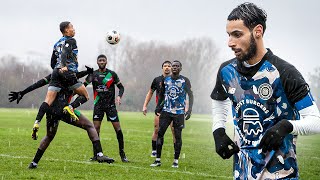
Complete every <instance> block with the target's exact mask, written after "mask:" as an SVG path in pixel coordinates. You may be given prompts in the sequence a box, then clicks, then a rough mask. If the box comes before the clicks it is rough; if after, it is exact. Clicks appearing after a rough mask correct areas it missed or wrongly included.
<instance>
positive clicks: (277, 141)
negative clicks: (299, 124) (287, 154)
mask: <svg viewBox="0 0 320 180" xmlns="http://www.w3.org/2000/svg"><path fill="white" fill-rule="evenodd" d="M292 130H293V126H292V124H291V123H290V122H289V121H288V120H285V119H283V120H281V121H279V122H278V123H277V124H275V125H274V126H272V127H271V128H269V129H268V130H267V131H266V133H265V134H264V136H263V137H262V139H261V141H260V144H259V146H258V148H259V149H260V148H261V149H262V152H267V151H272V150H278V149H279V148H280V146H281V145H282V143H283V139H284V138H285V137H286V136H287V135H288V134H289V133H291V132H292Z"/></svg>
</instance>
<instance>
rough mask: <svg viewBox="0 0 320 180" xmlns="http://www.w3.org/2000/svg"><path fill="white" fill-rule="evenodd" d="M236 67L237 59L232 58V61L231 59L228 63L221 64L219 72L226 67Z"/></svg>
mask: <svg viewBox="0 0 320 180" xmlns="http://www.w3.org/2000/svg"><path fill="white" fill-rule="evenodd" d="M229 66H231V67H236V66H237V59H236V58H232V59H229V60H227V61H224V62H223V63H221V64H220V67H219V71H218V72H220V71H222V70H223V69H224V68H225V67H229Z"/></svg>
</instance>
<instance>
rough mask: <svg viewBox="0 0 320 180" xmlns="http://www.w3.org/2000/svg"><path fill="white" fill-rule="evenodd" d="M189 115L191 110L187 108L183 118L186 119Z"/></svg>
mask: <svg viewBox="0 0 320 180" xmlns="http://www.w3.org/2000/svg"><path fill="white" fill-rule="evenodd" d="M190 117H191V110H188V111H187V112H186V113H185V114H184V119H185V120H188V119H190Z"/></svg>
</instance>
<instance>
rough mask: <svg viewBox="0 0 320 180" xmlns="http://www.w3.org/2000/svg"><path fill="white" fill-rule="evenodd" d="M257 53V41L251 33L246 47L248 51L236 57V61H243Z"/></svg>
mask: <svg viewBox="0 0 320 180" xmlns="http://www.w3.org/2000/svg"><path fill="white" fill-rule="evenodd" d="M256 53H257V43H256V41H255V39H254V37H253V35H252V33H251V36H250V46H249V49H248V52H247V53H245V54H243V55H242V56H239V57H237V59H238V61H240V62H244V61H248V60H250V59H251V58H252V57H254V56H255V55H256Z"/></svg>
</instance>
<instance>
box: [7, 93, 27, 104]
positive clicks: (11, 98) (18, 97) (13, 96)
mask: <svg viewBox="0 0 320 180" xmlns="http://www.w3.org/2000/svg"><path fill="white" fill-rule="evenodd" d="M23 95H24V94H23V93H22V92H21V91H19V92H14V91H11V92H10V94H9V101H10V102H12V101H15V100H17V104H19V102H20V100H21V99H22V97H23Z"/></svg>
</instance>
